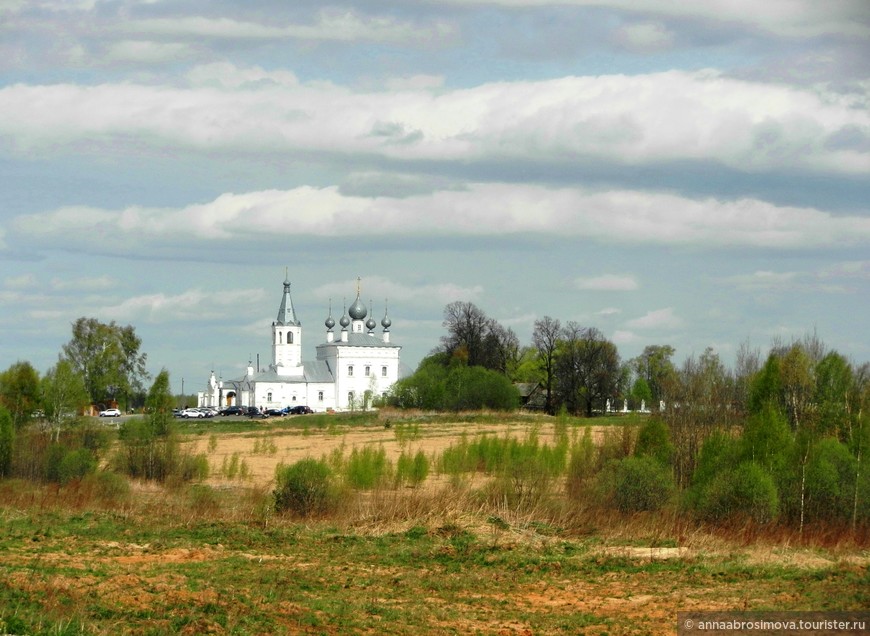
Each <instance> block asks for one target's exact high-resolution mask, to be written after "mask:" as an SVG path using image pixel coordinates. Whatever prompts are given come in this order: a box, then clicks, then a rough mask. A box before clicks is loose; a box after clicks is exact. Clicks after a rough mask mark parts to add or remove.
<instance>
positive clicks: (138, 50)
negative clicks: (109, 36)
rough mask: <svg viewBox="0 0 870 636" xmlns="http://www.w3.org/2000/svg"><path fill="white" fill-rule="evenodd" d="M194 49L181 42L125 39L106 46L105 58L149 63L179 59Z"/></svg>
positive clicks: (115, 60)
mask: <svg viewBox="0 0 870 636" xmlns="http://www.w3.org/2000/svg"><path fill="white" fill-rule="evenodd" d="M192 53H193V50H192V49H191V47H190V46H189V45H188V44H183V43H180V42H152V41H148V40H123V41H120V42H111V43H109V44H108V45H107V46H106V50H105V54H104V55H103V59H104V60H106V61H109V62H141V63H147V64H154V63H163V62H171V61H179V60H181V59H183V58H185V57H188V56H189V55H190V54H192Z"/></svg>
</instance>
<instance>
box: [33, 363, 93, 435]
mask: <svg viewBox="0 0 870 636" xmlns="http://www.w3.org/2000/svg"><path fill="white" fill-rule="evenodd" d="M87 403H88V393H87V391H86V390H85V385H84V382H82V377H81V376H80V375H79V374H78V373H76V372H75V370H74V369H73V366H72V364H71V363H70V361H69V360H66V359H64V358H61V359H60V360H58V361H57V364H56V365H54V366H53V367H52V368H51V369H49V370H48V371H47V372H46V374H45V375H44V376H43V378H42V406H43V408H44V409H45V417H46V419H47V420H48V421H49V422H50V423H51V424H52V426H53V427H54V428H55V431H56V432H59V431H60V423H61V420H62V419H63V418H64V417H65V416H66V415H68V414H77V413H78V412H79V410H80V409H81V408H82V407H84V406H85V405H86V404H87Z"/></svg>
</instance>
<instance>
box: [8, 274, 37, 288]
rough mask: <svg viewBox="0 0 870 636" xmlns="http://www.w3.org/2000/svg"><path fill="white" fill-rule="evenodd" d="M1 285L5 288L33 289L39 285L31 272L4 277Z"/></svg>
mask: <svg viewBox="0 0 870 636" xmlns="http://www.w3.org/2000/svg"><path fill="white" fill-rule="evenodd" d="M3 285H4V287H6V288H7V289H34V288H36V287H37V286H38V285H39V281H37V279H36V276H34V275H33V274H21V275H20V276H9V277H8V278H5V279H4V280H3Z"/></svg>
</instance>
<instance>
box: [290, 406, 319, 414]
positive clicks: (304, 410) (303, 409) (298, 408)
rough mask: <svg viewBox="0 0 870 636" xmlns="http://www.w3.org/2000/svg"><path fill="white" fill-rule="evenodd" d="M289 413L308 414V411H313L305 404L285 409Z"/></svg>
mask: <svg viewBox="0 0 870 636" xmlns="http://www.w3.org/2000/svg"><path fill="white" fill-rule="evenodd" d="M287 413H289V414H290V415H308V414H309V413H314V411H312V410H311V409H310V408H308V407H307V406H301V405H300V406H291V407H290V410H288V411H287Z"/></svg>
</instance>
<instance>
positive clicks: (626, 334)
mask: <svg viewBox="0 0 870 636" xmlns="http://www.w3.org/2000/svg"><path fill="white" fill-rule="evenodd" d="M611 340H612V341H613V344H617V345H628V344H634V343H636V342H639V341H640V340H641V337H640V336H638V335H637V334H636V333H634V332H633V331H627V330H624V329H617V330H616V331H614V332H613V337H612V338H611Z"/></svg>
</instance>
